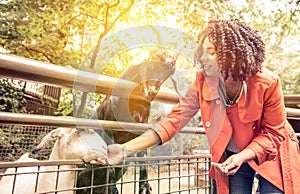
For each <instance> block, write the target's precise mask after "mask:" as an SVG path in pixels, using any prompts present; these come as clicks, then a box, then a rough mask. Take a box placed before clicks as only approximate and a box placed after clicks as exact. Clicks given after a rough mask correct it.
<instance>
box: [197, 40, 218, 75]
mask: <svg viewBox="0 0 300 194" xmlns="http://www.w3.org/2000/svg"><path fill="white" fill-rule="evenodd" d="M203 47H204V51H203V55H202V57H201V61H202V63H203V70H204V72H205V74H206V75H207V76H218V75H219V68H218V64H217V53H216V50H215V46H214V45H213V44H212V43H211V42H210V41H209V39H208V38H205V39H204V42H203Z"/></svg>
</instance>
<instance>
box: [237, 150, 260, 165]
mask: <svg viewBox="0 0 300 194" xmlns="http://www.w3.org/2000/svg"><path fill="white" fill-rule="evenodd" d="M239 155H240V157H241V159H242V160H243V161H244V162H247V161H249V160H253V159H255V158H256V154H255V152H254V151H253V150H252V149H250V148H245V149H244V150H242V151H241V152H240V153H239Z"/></svg>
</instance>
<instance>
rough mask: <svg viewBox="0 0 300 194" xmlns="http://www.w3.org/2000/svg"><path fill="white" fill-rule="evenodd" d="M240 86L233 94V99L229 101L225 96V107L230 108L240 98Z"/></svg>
mask: <svg viewBox="0 0 300 194" xmlns="http://www.w3.org/2000/svg"><path fill="white" fill-rule="evenodd" d="M242 91H243V90H242V84H241V85H240V86H238V89H237V90H236V91H235V92H234V93H235V96H234V98H233V99H230V98H229V96H228V95H227V94H226V106H231V105H233V104H234V103H236V101H237V100H238V99H239V98H240V97H241V95H242Z"/></svg>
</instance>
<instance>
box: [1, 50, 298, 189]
mask: <svg viewBox="0 0 300 194" xmlns="http://www.w3.org/2000/svg"><path fill="white" fill-rule="evenodd" d="M32 69H34V70H35V71H32ZM0 74H1V75H2V76H7V77H14V78H16V79H25V80H30V81H38V82H43V83H47V84H52V85H57V86H61V87H66V88H73V87H75V86H74V80H75V79H76V89H81V90H82V91H86V92H97V93H105V94H111V93H110V91H111V87H112V86H113V85H114V83H115V81H116V80H114V79H111V78H109V77H105V76H103V77H99V76H98V75H93V74H91V73H85V72H82V73H78V72H77V71H72V70H70V69H65V68H62V67H59V66H55V65H50V64H43V63H40V62H37V61H33V60H28V59H24V58H19V57H14V56H9V55H2V54H0ZM90 83H96V86H97V87H94V85H92V84H90ZM134 86H135V83H132V82H128V81H125V80H124V82H123V81H122V82H120V84H119V87H120V88H119V90H118V89H117V90H116V93H115V95H124V94H126V93H127V94H128V93H129V92H130V91H131V90H132V88H133V87H134ZM156 100H160V101H163V102H171V103H174V102H176V100H177V98H176V96H174V95H172V94H168V93H164V92H161V93H159V94H158V96H157V97H156ZM295 115H296V116H295V117H297V118H299V114H298V112H296V113H295ZM0 122H1V124H3V126H2V127H3V128H5V130H1V131H0V132H1V133H6V134H8V135H15V136H16V137H18V138H19V137H25V136H26V138H23V139H22V140H20V141H16V142H15V145H14V147H15V149H16V150H18V149H20V148H23V149H24V150H28V151H30V150H32V149H33V148H34V147H35V145H37V144H38V143H39V141H40V139H41V138H42V136H43V135H44V134H46V133H48V132H49V131H51V130H52V129H55V128H57V127H62V126H63V127H76V128H77V127H78V128H94V129H96V130H103V129H105V130H122V128H126V129H131V130H133V131H140V132H142V131H144V130H145V129H147V128H148V127H149V125H148V124H136V123H134V124H133V123H126V122H108V121H98V120H90V119H75V118H70V117H66V118H62V117H54V116H42V115H33V114H14V113H3V112H0ZM181 133H199V134H203V133H204V130H203V128H199V127H193V128H184V129H183V130H182V131H181ZM298 137H299V134H298ZM24 139H27V140H28V142H26V141H24ZM4 142H5V141H4ZM51 146H52V145H51V144H50V145H49V147H48V149H51ZM0 152H1V156H4V157H3V158H4V160H6V159H5V158H6V157H9V156H10V155H15V156H18V157H19V156H21V154H24V153H23V152H16V151H14V150H7V149H5V143H3V144H1V149H0ZM48 153H49V152H47V149H46V151H45V152H42V153H40V154H39V157H41V158H39V159H40V160H41V161H26V162H7V161H1V162H0V178H1V180H0V182H1V184H3V185H4V184H8V185H11V186H12V187H11V189H10V190H8V191H7V192H6V193H8V194H9V193H15V194H16V193H17V192H16V191H17V190H16V186H18V184H20V182H19V181H20V180H22V177H27V175H31V176H32V175H33V176H34V177H35V180H36V181H34V182H30V183H31V184H33V187H34V189H35V190H37V189H38V188H37V187H38V186H37V185H38V183H39V179H38V177H40V176H42V175H44V174H52V175H53V176H54V177H55V179H54V181H53V184H54V187H53V188H52V189H50V190H47V191H45V192H43V193H58V194H60V193H96V192H94V190H95V189H97V188H104V189H105V191H107V192H104V193H109V192H108V188H109V186H114V187H116V188H117V189H118V191H119V192H120V193H123V194H134V193H139V190H138V184H139V183H140V182H141V180H139V179H138V177H139V170H138V169H139V168H140V167H141V166H143V167H148V169H149V175H148V179H147V181H148V182H149V183H150V185H151V187H152V193H153V194H156V193H157V194H158V193H200V194H202V193H212V192H213V184H212V181H211V179H209V177H208V169H209V167H210V155H209V154H201V155H188V156H176V157H175V156H165V157H161V156H159V157H146V158H128V159H127V160H126V161H125V163H123V164H121V165H119V167H120V168H122V169H127V171H126V173H125V174H124V176H122V178H121V179H120V180H118V181H117V182H115V183H110V182H107V183H105V184H101V185H95V184H94V179H93V177H94V176H95V174H94V173H92V175H91V177H90V178H91V180H90V182H91V184H90V185H89V186H86V187H78V186H77V187H76V178H75V180H74V183H73V187H72V188H68V189H60V188H58V183H59V182H60V181H61V179H60V177H61V176H62V174H63V173H66V172H72V173H73V172H74V173H75V175H76V176H77V175H78V174H79V173H80V172H81V171H83V170H86V169H91V170H92V172H94V171H96V170H97V169H99V168H101V169H106V172H107V173H106V174H103V177H109V176H110V173H109V172H110V170H111V167H107V166H98V165H90V164H89V163H84V162H83V161H82V160H59V161H55V160H53V161H48V160H45V159H44V158H45V157H46V156H47V154H48ZM18 157H16V158H18ZM47 166H50V167H52V168H50V169H51V170H50V171H49V170H48V168H45V167H47ZM66 166H73V167H72V168H68V169H67V170H66V168H65V167H66ZM32 167H33V168H32ZM7 168H10V171H9V172H8V173H6V174H5V170H6V169H7ZM28 169H30V170H28ZM76 176H75V177H76ZM23 180H24V178H23ZM25 180H26V179H25ZM106 180H108V178H106ZM23 183H25V182H22V185H23ZM6 188H8V187H6ZM1 192H3V191H1ZM17 194H19V193H17ZM20 194H24V193H22V192H20Z"/></svg>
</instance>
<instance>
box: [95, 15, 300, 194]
mask: <svg viewBox="0 0 300 194" xmlns="http://www.w3.org/2000/svg"><path fill="white" fill-rule="evenodd" d="M199 42H200V44H199V48H198V50H197V52H196V54H195V61H196V63H197V64H199V63H200V64H201V67H202V69H201V70H200V71H199V72H197V73H196V80H195V81H194V83H193V84H192V86H191V87H190V89H189V90H188V92H187V93H186V95H185V96H184V97H182V98H181V99H180V102H179V103H178V104H177V105H176V106H175V107H174V108H173V110H172V112H171V113H170V114H168V116H167V117H166V119H165V120H164V121H163V122H157V123H154V124H153V126H152V127H151V129H149V130H147V131H146V132H145V133H144V134H143V135H141V136H139V137H137V138H136V139H133V140H132V141H129V142H127V143H125V144H123V145H119V144H113V145H110V146H108V156H107V158H106V159H99V160H98V161H93V163H100V164H109V165H116V164H118V163H119V162H121V161H122V160H123V159H124V156H127V155H132V154H134V153H136V152H138V151H140V150H144V149H146V148H149V147H151V146H154V145H157V144H163V143H165V142H166V141H168V140H170V139H171V138H172V137H173V136H174V135H175V134H176V133H177V132H178V131H179V130H180V129H181V128H183V127H184V126H185V125H186V124H187V123H188V122H189V120H190V119H191V118H192V117H193V116H194V115H195V114H196V113H197V112H198V111H199V109H200V111H201V116H202V120H203V123H204V127H205V129H206V134H207V138H208V142H209V145H210V152H211V155H212V168H211V169H210V176H211V177H212V178H214V179H215V180H216V183H217V190H218V193H220V194H226V193H233V194H239V193H241V194H246V193H249V194H251V190H252V184H253V179H254V175H255V172H257V173H258V174H259V186H260V193H286V194H298V193H300V186H299V185H298V184H299V183H300V165H299V164H300V152H299V146H298V141H297V137H296V135H295V133H294V130H293V129H292V127H291V125H290V124H289V123H288V122H287V120H286V112H285V107H284V101H283V93H282V89H281V87H280V80H279V78H278V76H276V75H274V73H272V72H271V71H269V70H268V69H266V68H264V67H262V63H263V61H264V60H265V45H264V43H263V41H262V39H261V37H260V35H259V34H258V32H257V31H256V30H253V29H251V28H250V27H249V26H247V25H246V24H245V23H243V22H240V21H239V20H235V19H231V20H211V21H210V22H209V23H208V25H207V28H206V29H205V30H204V31H203V32H202V33H201V34H200V36H199Z"/></svg>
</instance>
